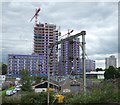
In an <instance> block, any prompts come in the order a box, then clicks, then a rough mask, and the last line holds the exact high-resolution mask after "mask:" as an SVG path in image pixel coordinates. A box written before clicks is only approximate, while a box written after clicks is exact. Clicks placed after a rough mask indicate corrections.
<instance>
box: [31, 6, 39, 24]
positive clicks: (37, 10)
mask: <svg viewBox="0 0 120 105" xmlns="http://www.w3.org/2000/svg"><path fill="white" fill-rule="evenodd" d="M39 12H40V8H38V9H36V12H35V14H34V16H33V17H32V18H31V20H30V21H32V20H33V18H35V24H37V17H38V13H39Z"/></svg>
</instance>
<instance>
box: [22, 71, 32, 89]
mask: <svg viewBox="0 0 120 105" xmlns="http://www.w3.org/2000/svg"><path fill="white" fill-rule="evenodd" d="M20 76H21V81H20V82H21V84H22V87H21V89H22V90H23V91H32V85H31V78H30V75H29V73H28V71H27V70H22V71H20Z"/></svg>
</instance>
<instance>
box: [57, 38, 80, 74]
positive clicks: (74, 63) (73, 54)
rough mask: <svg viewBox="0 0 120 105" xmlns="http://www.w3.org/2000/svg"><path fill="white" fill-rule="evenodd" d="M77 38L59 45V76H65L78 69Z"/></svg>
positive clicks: (78, 51) (78, 49)
mask: <svg viewBox="0 0 120 105" xmlns="http://www.w3.org/2000/svg"><path fill="white" fill-rule="evenodd" d="M79 43H80V42H79V38H76V39H72V40H69V41H65V42H63V43H61V54H60V55H61V56H60V59H59V76H65V75H68V74H70V73H71V71H72V70H79V69H80V47H79Z"/></svg>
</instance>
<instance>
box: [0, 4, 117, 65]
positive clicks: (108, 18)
mask: <svg viewBox="0 0 120 105" xmlns="http://www.w3.org/2000/svg"><path fill="white" fill-rule="evenodd" d="M36 7H40V8H41V11H40V13H39V21H40V22H43V23H44V22H48V23H54V24H56V25H57V26H61V31H62V32H63V31H64V32H65V31H66V32H67V30H68V29H71V28H73V29H74V30H75V31H76V32H80V31H81V30H83V29H84V30H86V32H87V35H86V41H87V53H88V55H89V56H92V57H93V58H94V55H95V54H99V55H100V56H102V55H106V54H113V53H117V35H118V33H117V30H118V27H117V22H118V20H117V16H118V14H117V12H118V9H117V3H109V2H108V3H97V2H94V3H89V2H87V3H81V2H71V3H68V2H65V3H62V2H59V3H55V2H52V3H48V2H41V3H34V2H33V3H27V2H26V3H13V2H12V3H11V2H10V3H3V9H2V17H3V23H2V32H3V38H4V39H16V40H18V39H20V40H21V41H22V40H25V39H28V40H30V42H29V43H28V42H27V44H28V45H29V46H31V47H29V48H28V49H29V50H26V48H27V47H25V46H24V45H25V42H24V43H20V42H19V41H18V42H17V41H15V43H16V46H15V49H14V53H15V52H16V53H18V52H20V50H19V48H22V47H23V46H24V47H23V51H22V52H24V51H25V52H26V53H29V52H32V51H33V50H32V47H33V42H32V40H33V25H34V20H33V21H32V22H29V20H30V18H31V17H32V16H33V15H34V13H35V8H36ZM3 43H4V46H3V47H6V49H4V50H3V52H5V53H6V55H4V56H3V57H4V59H5V58H7V57H6V56H7V53H11V52H10V49H9V46H10V47H13V46H14V44H12V43H11V42H10V44H11V45H10V44H8V43H7V42H6V41H3ZM106 56H107V55H106ZM97 57H98V56H97ZM97 57H95V59H98V60H103V58H99V57H98V58H97ZM104 57H105V56H104ZM100 65H101V66H103V65H104V64H103V63H100Z"/></svg>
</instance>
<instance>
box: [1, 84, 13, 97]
mask: <svg viewBox="0 0 120 105" xmlns="http://www.w3.org/2000/svg"><path fill="white" fill-rule="evenodd" d="M14 88H15V86H12V87H10V88H8V89H7V90H12V89H14ZM7 90H3V91H2V96H5V95H6V91H7Z"/></svg>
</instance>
